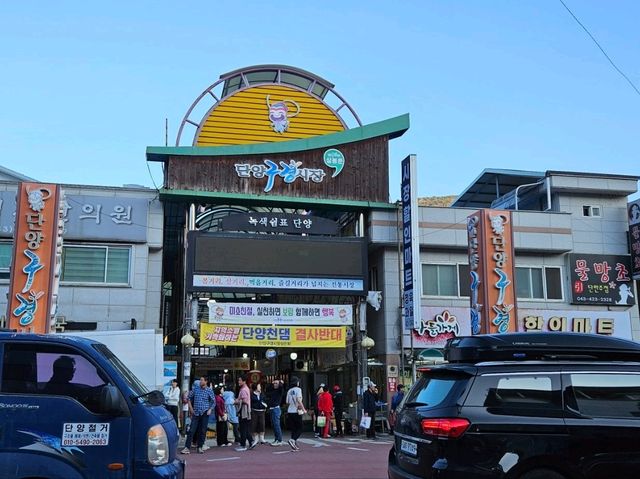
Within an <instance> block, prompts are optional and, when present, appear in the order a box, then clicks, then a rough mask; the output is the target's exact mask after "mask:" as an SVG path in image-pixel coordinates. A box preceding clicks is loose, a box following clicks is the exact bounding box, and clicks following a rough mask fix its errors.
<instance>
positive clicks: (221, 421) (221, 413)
mask: <svg viewBox="0 0 640 479" xmlns="http://www.w3.org/2000/svg"><path fill="white" fill-rule="evenodd" d="M222 390H223V389H222V388H221V387H216V388H215V389H214V390H213V394H214V395H215V397H216V408H215V409H216V442H217V443H218V447H226V446H230V445H231V443H230V442H229V440H228V439H227V435H228V434H229V425H228V424H227V412H226V409H225V406H224V399H223V397H222Z"/></svg>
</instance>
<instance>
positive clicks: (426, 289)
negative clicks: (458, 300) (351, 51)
mask: <svg viewBox="0 0 640 479" xmlns="http://www.w3.org/2000/svg"><path fill="white" fill-rule="evenodd" d="M422 294H423V295H425V296H458V275H457V268H456V265H455V264H423V265H422Z"/></svg>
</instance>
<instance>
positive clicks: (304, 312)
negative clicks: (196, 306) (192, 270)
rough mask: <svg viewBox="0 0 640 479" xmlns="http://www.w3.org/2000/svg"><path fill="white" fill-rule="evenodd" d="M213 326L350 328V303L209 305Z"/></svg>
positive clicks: (351, 307)
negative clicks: (304, 325) (231, 324)
mask: <svg viewBox="0 0 640 479" xmlns="http://www.w3.org/2000/svg"><path fill="white" fill-rule="evenodd" d="M208 306H209V322H210V323H233V324H274V325H276V324H277V325H280V324H310V325H336V326H337V325H345V326H347V325H351V324H353V306H352V305H350V304H337V305H336V304H278V303H275V304H274V303H214V302H210V303H208Z"/></svg>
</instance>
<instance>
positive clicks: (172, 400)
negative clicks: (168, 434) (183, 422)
mask: <svg viewBox="0 0 640 479" xmlns="http://www.w3.org/2000/svg"><path fill="white" fill-rule="evenodd" d="M164 400H165V403H166V404H167V409H168V410H169V412H170V413H171V414H172V416H173V419H174V420H175V421H176V426H178V427H179V424H180V423H179V422H178V411H179V409H178V403H179V402H180V388H179V387H178V380H177V379H172V380H171V386H170V387H169V389H168V391H167V392H166V393H165V396H164Z"/></svg>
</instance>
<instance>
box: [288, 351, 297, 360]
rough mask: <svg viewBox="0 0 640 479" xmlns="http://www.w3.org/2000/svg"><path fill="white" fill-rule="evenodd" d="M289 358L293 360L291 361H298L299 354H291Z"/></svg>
mask: <svg viewBox="0 0 640 479" xmlns="http://www.w3.org/2000/svg"><path fill="white" fill-rule="evenodd" d="M289 357H290V358H291V361H295V360H296V359H298V353H296V352H293V353H291V354H289Z"/></svg>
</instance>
